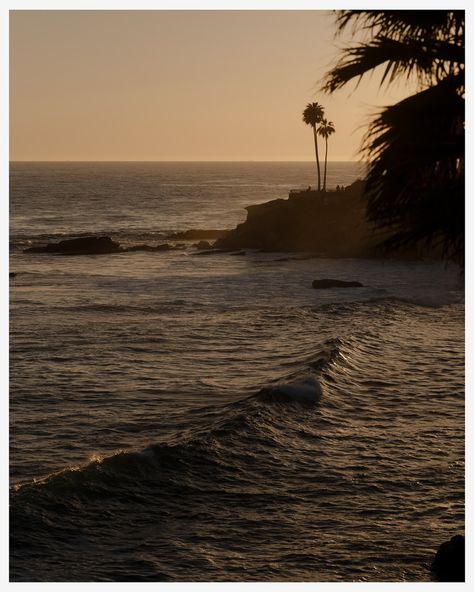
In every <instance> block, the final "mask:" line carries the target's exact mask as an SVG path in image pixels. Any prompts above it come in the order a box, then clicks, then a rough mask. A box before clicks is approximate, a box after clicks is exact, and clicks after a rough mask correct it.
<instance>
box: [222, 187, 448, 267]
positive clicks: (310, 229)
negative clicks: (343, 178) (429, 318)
mask: <svg viewBox="0 0 474 592" xmlns="http://www.w3.org/2000/svg"><path fill="white" fill-rule="evenodd" d="M364 185H365V183H364V181H362V180H357V181H355V182H354V183H352V185H350V186H348V187H346V188H343V187H340V188H338V189H337V190H332V191H326V192H323V191H311V190H309V189H308V190H303V191H291V192H290V194H289V197H288V199H275V200H272V201H268V202H266V203H262V204H257V205H251V206H247V208H246V210H247V219H246V221H245V222H243V223H242V224H239V225H238V226H237V227H236V228H235V229H233V230H231V231H229V232H228V233H226V234H225V235H224V236H222V237H221V238H218V239H217V241H216V242H215V244H214V247H215V248H218V249H226V250H227V249H232V250H236V249H260V250H263V251H300V252H301V251H304V252H311V253H313V254H314V255H317V256H320V257H355V258H373V257H376V258H380V257H390V258H397V259H398V258H400V259H418V258H435V259H437V258H439V257H440V253H439V252H438V250H437V249H435V248H430V249H428V248H424V249H420V248H418V249H413V248H406V249H404V250H401V251H397V252H393V253H392V252H387V251H386V250H384V249H383V248H381V247H380V243H381V242H382V241H383V240H384V239H385V238H387V235H386V234H385V233H383V232H381V231H380V230H377V229H376V228H375V226H374V225H373V224H371V223H370V222H368V221H367V219H366V201H365V198H364Z"/></svg>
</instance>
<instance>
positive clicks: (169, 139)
mask: <svg viewBox="0 0 474 592" xmlns="http://www.w3.org/2000/svg"><path fill="white" fill-rule="evenodd" d="M349 40H350V36H345V37H343V38H335V24H334V15H333V14H332V13H331V12H330V11H327V10H326V11H322V10H314V11H313V10H311V11H309V10H303V11H301V10H300V11H290V10H283V11H273V10H270V11H269V10H266V11H253V10H249V11H240V10H239V11H228V10H227V11H217V10H210V11H209V10H198V11H190V10H184V11H165V10H153V11H143V10H142V11H131V10H127V11H118V10H97V11H95V10H92V11H87V10H81V11H79V10H48V11H46V10H38V11H31V10H22V11H19V10H14V11H11V12H10V160H12V161H15V160H26V161H34V160H53V161H55V160H67V161H70V160H86V161H93V160H109V161H114V160H138V161H140V160H149V161H163V160H165V161H166V160H176V161H182V160H197V161H206V160H208V161H209V160H210V161H213V160H224V161H232V160H237V161H249V160H256V161H258V160H264V161H275V160H276V161H278V160H283V161H285V160H289V161H292V160H296V161H299V160H312V159H313V158H314V144H313V138H312V131H311V129H310V128H309V127H308V126H305V125H304V124H303V122H302V121H301V115H302V111H303V109H304V107H305V105H306V104H307V103H308V102H313V101H316V102H319V103H321V104H322V105H323V106H324V107H325V110H326V117H327V118H328V119H329V120H331V121H332V122H333V123H334V125H335V128H336V133H335V134H334V135H333V136H331V138H330V141H329V156H328V158H329V160H359V159H360V154H359V151H358V149H359V147H360V144H361V139H362V136H363V134H364V131H365V130H366V127H367V122H368V121H369V120H370V116H371V115H372V114H374V113H375V112H377V106H382V105H386V104H391V103H393V102H395V101H396V100H399V99H400V98H402V97H403V96H406V95H407V94H411V92H413V88H410V87H409V86H406V85H404V84H401V85H398V86H397V87H390V89H389V91H390V92H383V91H380V89H379V85H378V80H377V77H375V78H372V79H370V80H367V81H366V80H365V79H364V80H363V81H362V83H361V84H360V85H359V87H358V88H356V89H354V85H352V86H351V87H350V89H348V90H342V91H339V92H337V93H336V94H335V95H333V96H327V95H324V94H323V93H322V92H321V91H320V86H321V81H322V79H323V77H324V74H325V73H326V72H327V71H328V69H329V68H330V66H331V65H334V63H335V61H336V59H337V57H338V56H339V55H340V49H339V48H340V47H341V46H343V45H344V44H346V43H347V42H348V41H349Z"/></svg>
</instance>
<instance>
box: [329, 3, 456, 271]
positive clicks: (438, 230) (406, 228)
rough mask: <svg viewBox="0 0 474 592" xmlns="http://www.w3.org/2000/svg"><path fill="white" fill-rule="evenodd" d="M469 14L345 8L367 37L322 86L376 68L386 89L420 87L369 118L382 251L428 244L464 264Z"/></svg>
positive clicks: (335, 85) (346, 18) (371, 192)
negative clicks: (399, 84) (406, 84)
mask: <svg viewBox="0 0 474 592" xmlns="http://www.w3.org/2000/svg"><path fill="white" fill-rule="evenodd" d="M464 22H465V17H464V11H462V10H395V11H390V10H389V11H377V10H343V11H340V12H338V16H337V26H338V29H339V31H342V30H344V29H345V28H346V27H347V26H348V25H349V24H352V25H353V26H354V31H355V30H356V29H357V31H358V32H359V33H362V34H363V35H364V36H363V37H362V39H361V40H360V41H359V42H357V43H354V44H352V45H350V46H348V47H347V48H346V49H345V50H343V53H342V57H341V59H340V61H339V63H338V64H336V66H335V67H334V68H333V70H331V71H330V72H329V73H328V75H327V77H326V81H325V90H326V91H328V92H330V93H331V92H334V91H336V90H337V89H339V88H341V87H343V86H344V85H345V84H346V83H348V82H349V81H351V80H353V79H356V80H360V78H362V77H363V76H364V75H365V74H367V73H369V72H371V71H373V70H374V69H376V68H379V67H380V68H379V70H381V74H382V78H381V83H380V84H381V85H382V84H390V83H391V82H393V81H395V80H397V79H398V80H400V79H403V78H405V79H406V78H409V77H410V78H412V79H415V80H417V81H418V86H419V90H418V92H416V93H415V94H413V95H411V96H409V97H408V98H406V99H404V100H402V101H400V102H399V103H396V104H395V105H391V106H389V107H386V108H385V109H383V110H382V111H381V112H380V113H379V114H378V116H376V117H375V119H374V120H373V121H372V123H371V125H370V127H369V130H368V132H367V134H366V137H365V140H364V144H363V147H362V149H363V152H365V154H366V156H367V157H368V160H369V169H368V176H367V183H366V190H367V215H368V218H369V220H372V221H373V222H374V223H375V224H376V225H377V226H378V227H379V228H381V229H384V231H385V235H386V236H387V233H388V234H389V238H388V239H385V240H384V244H385V246H388V247H398V246H402V245H406V246H407V245H416V244H419V243H425V244H426V243H431V244H435V245H436V244H438V245H440V246H442V248H443V251H444V254H445V256H447V257H453V258H455V259H457V260H458V261H460V262H461V263H463V261H464V87H465V82H464V28H465V26H464Z"/></svg>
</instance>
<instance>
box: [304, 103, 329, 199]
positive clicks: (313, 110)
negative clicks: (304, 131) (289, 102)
mask: <svg viewBox="0 0 474 592" xmlns="http://www.w3.org/2000/svg"><path fill="white" fill-rule="evenodd" d="M323 117H324V109H323V107H322V106H321V105H320V104H319V103H308V104H307V105H306V108H305V110H304V111H303V121H304V122H305V123H306V124H307V125H310V126H311V127H312V128H313V134H314V150H315V152H316V168H317V171H318V191H321V169H320V166H319V151H318V135H317V133H318V129H317V126H318V123H320V122H321V121H322V120H323Z"/></svg>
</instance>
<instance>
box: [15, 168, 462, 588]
mask: <svg viewBox="0 0 474 592" xmlns="http://www.w3.org/2000/svg"><path fill="white" fill-rule="evenodd" d="M360 176H362V172H361V168H360V167H359V166H358V165H355V164H353V163H330V165H329V170H328V185H329V187H334V186H335V185H336V184H342V185H348V184H350V183H351V182H352V181H353V180H355V179H356V178H358V177H360ZM310 184H311V185H314V165H313V164H312V163H14V164H12V165H11V191H10V215H11V219H10V220H11V226H10V247H11V258H10V270H11V271H14V272H16V273H17V275H16V277H14V278H11V280H10V306H11V308H10V331H11V333H10V344H11V351H10V441H11V448H10V469H11V516H10V534H11V541H10V558H11V572H10V578H11V580H13V581H126V580H130V581H315V582H318V581H347V582H351V581H429V580H430V578H431V576H430V571H429V565H430V563H431V561H432V559H433V556H434V553H435V551H436V549H437V547H438V546H439V544H440V543H441V542H443V541H444V540H447V539H449V538H450V537H451V536H452V535H454V534H456V533H462V532H463V531H464V285H463V279H462V276H461V275H460V272H459V269H458V268H457V267H455V266H453V265H450V266H446V265H444V264H442V263H438V262H430V261H425V262H420V261H419V262H399V261H398V262H397V261H392V260H386V261H376V260H356V259H334V260H331V259H321V258H306V259H305V258H301V257H298V256H295V255H294V254H293V255H291V254H282V253H261V252H252V251H247V253H246V255H245V256H232V255H230V254H221V255H213V256H207V257H200V256H196V255H195V253H196V249H195V248H194V247H193V246H192V241H189V242H186V241H182V242H183V243H184V244H183V248H182V249H181V250H174V251H167V252H127V253H118V254H110V255H97V256H93V255H89V256H77V257H72V256H57V255H52V254H31V253H23V249H24V248H26V247H27V246H29V245H36V244H44V243H46V242H48V241H50V240H56V239H58V240H59V239H62V238H68V237H74V236H81V235H87V234H107V235H110V236H112V238H114V239H115V240H118V241H119V242H121V243H122V244H124V245H134V244H142V243H147V244H150V245H154V244H157V243H161V242H166V241H168V242H170V239H169V238H167V237H169V235H170V233H173V232H176V231H182V230H188V229H192V228H200V229H215V228H217V229H225V228H232V227H233V226H235V225H236V224H237V223H239V222H242V221H243V220H244V219H245V214H246V213H245V210H244V207H245V206H246V205H250V204H253V203H259V202H263V201H267V200H269V199H274V198H285V197H287V195H288V191H289V190H290V189H292V188H298V187H307V186H308V185H310ZM171 242H176V241H171ZM324 277H334V278H337V279H344V280H358V281H360V282H362V283H363V284H364V286H365V287H363V288H358V289H345V290H314V289H312V288H311V282H312V280H313V279H316V278H324Z"/></svg>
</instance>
